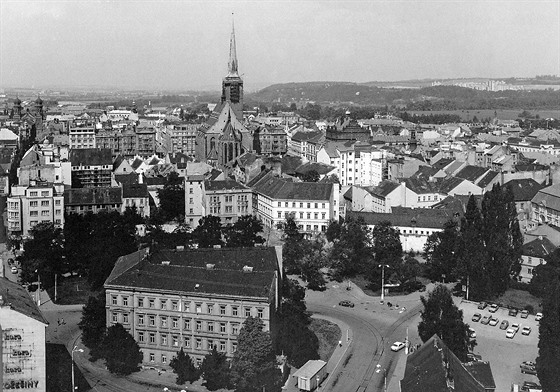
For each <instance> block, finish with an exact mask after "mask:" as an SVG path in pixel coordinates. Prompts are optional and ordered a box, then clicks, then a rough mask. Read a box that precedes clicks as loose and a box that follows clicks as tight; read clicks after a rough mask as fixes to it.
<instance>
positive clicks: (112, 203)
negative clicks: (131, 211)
mask: <svg viewBox="0 0 560 392" xmlns="http://www.w3.org/2000/svg"><path fill="white" fill-rule="evenodd" d="M148 208H149V207H148ZM122 210H123V188H119V187H96V188H71V189H66V190H65V191H64V211H65V212H66V213H67V214H72V213H73V214H86V213H88V212H93V213H94V214H97V213H98V212H100V211H118V212H121V211H122Z"/></svg>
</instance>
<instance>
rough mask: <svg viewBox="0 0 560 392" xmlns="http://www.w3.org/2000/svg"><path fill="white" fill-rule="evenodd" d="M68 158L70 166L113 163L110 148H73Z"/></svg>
mask: <svg viewBox="0 0 560 392" xmlns="http://www.w3.org/2000/svg"><path fill="white" fill-rule="evenodd" d="M69 158H70V159H69V160H70V162H71V163H72V166H88V165H93V166H98V165H111V166H112V165H113V158H112V156H111V149H110V148H73V149H71V150H70V156H69Z"/></svg>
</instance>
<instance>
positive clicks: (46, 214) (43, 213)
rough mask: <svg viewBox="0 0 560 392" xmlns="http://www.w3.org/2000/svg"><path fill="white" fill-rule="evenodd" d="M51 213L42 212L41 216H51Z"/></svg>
mask: <svg viewBox="0 0 560 392" xmlns="http://www.w3.org/2000/svg"><path fill="white" fill-rule="evenodd" d="M49 215H50V214H49V211H47V210H45V211H41V216H49Z"/></svg>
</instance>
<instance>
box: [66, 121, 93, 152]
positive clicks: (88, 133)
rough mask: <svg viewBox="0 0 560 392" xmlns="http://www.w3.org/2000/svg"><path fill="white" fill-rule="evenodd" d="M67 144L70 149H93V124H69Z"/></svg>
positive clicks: (91, 122)
mask: <svg viewBox="0 0 560 392" xmlns="http://www.w3.org/2000/svg"><path fill="white" fill-rule="evenodd" d="M69 144H70V148H71V149H76V148H95V147H96V145H95V122H93V121H90V122H85V121H84V122H73V123H71V124H70V130H69Z"/></svg>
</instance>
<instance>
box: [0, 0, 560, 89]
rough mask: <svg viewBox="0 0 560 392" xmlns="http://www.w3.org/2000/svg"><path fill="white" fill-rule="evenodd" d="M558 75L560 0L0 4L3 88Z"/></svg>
mask: <svg viewBox="0 0 560 392" xmlns="http://www.w3.org/2000/svg"><path fill="white" fill-rule="evenodd" d="M232 12H233V13H234V19H235V30H236V36H237V52H238V59H239V70H240V72H241V73H242V74H243V78H244V80H245V86H246V88H247V89H249V90H251V89H256V88H260V87H264V86H266V85H268V84H272V83H281V82H296V81H317V80H322V81H352V82H366V81H372V80H378V81H394V80H406V79H417V78H459V77H493V78H498V77H510V76H518V77H523V76H534V75H537V74H560V1H558V0H547V1H544V0H531V1H518V0H501V1H494V0H462V1H456V0H359V1H354V0H349V1H328V0H307V1H306V0H293V1H290V0H285V1H282V0H275V1H273V0H259V1H257V0H254V1H241V0H229V1H211V0H208V1H206V0H204V1H193V0H175V1H173V0H169V1H168V0H157V1H152V0H105V1H94V0H88V1H84V0H66V1H59V0H34V1H28V0H21V1H19V0H0V87H15V86H18V87H31V86H35V87H45V86H61V87H62V86H84V85H91V86H94V85H95V86H115V87H130V88H150V89H171V88H172V89H213V90H218V89H219V88H220V85H221V78H222V77H223V76H224V75H225V73H226V69H227V60H228V51H229V35H230V31H231V23H232Z"/></svg>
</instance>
